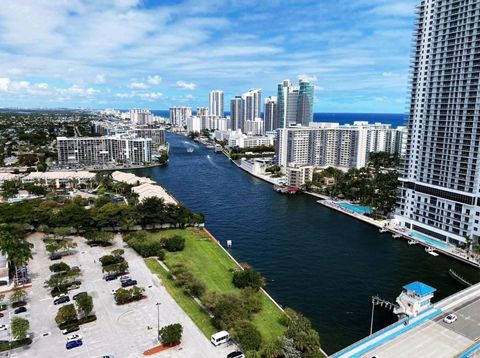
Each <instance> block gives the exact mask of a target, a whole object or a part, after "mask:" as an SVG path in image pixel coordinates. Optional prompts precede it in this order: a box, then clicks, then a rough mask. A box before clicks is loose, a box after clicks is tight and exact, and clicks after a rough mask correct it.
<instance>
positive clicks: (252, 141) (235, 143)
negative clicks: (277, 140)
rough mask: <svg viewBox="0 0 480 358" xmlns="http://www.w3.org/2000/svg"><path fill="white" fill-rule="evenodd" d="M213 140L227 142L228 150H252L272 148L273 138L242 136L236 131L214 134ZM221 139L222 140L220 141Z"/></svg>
mask: <svg viewBox="0 0 480 358" xmlns="http://www.w3.org/2000/svg"><path fill="white" fill-rule="evenodd" d="M215 138H217V139H218V140H228V146H229V147H230V148H233V147H239V148H252V147H261V146H273V137H266V136H249V135H246V134H243V133H242V132H241V131H240V130H237V131H228V132H225V131H219V133H218V134H217V132H215ZM220 138H222V139H220Z"/></svg>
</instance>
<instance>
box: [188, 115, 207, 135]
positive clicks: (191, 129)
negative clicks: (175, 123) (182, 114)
mask: <svg viewBox="0 0 480 358" xmlns="http://www.w3.org/2000/svg"><path fill="white" fill-rule="evenodd" d="M202 129H203V128H202V119H201V118H200V117H198V116H191V117H188V118H187V133H195V132H198V133H200V132H201V131H202Z"/></svg>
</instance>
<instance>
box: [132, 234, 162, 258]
mask: <svg viewBox="0 0 480 358" xmlns="http://www.w3.org/2000/svg"><path fill="white" fill-rule="evenodd" d="M124 240H125V241H126V242H127V244H128V245H129V246H130V247H131V248H132V249H134V250H135V251H136V252H137V253H138V254H139V255H140V256H142V257H153V256H156V257H159V258H160V260H163V258H164V256H165V252H164V251H163V245H162V243H161V242H160V241H159V240H151V239H150V240H149V239H148V237H147V234H146V233H145V232H143V231H140V232H134V233H130V234H128V235H126V236H125V238H124Z"/></svg>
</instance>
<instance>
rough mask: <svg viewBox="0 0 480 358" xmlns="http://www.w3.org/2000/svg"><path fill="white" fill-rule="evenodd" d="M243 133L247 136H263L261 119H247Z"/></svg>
mask: <svg viewBox="0 0 480 358" xmlns="http://www.w3.org/2000/svg"><path fill="white" fill-rule="evenodd" d="M245 133H246V134H249V135H263V134H264V133H265V132H264V128H263V121H262V119H261V118H255V120H253V121H252V120H250V119H247V120H246V121H245Z"/></svg>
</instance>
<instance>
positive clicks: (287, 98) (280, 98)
mask: <svg viewBox="0 0 480 358" xmlns="http://www.w3.org/2000/svg"><path fill="white" fill-rule="evenodd" d="M277 106H278V127H277V128H287V127H288V126H289V125H292V124H295V123H296V122H297V107H298V87H297V86H294V85H292V83H291V82H290V80H284V81H282V83H280V84H279V85H278V91H277ZM277 128H275V129H277Z"/></svg>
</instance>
